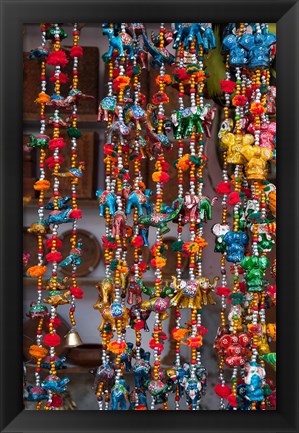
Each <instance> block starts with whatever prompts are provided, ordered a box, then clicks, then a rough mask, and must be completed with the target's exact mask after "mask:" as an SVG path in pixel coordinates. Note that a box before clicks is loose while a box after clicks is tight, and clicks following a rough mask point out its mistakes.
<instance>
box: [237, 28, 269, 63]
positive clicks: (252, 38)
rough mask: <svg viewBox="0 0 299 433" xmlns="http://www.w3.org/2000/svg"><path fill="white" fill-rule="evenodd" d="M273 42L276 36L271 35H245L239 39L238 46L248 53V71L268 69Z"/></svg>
mask: <svg viewBox="0 0 299 433" xmlns="http://www.w3.org/2000/svg"><path fill="white" fill-rule="evenodd" d="M275 42H276V36H275V35H274V34H272V33H267V34H261V33H257V34H255V35H251V34H245V35H243V36H242V37H241V38H240V40H239V44H240V45H241V46H242V47H243V48H245V50H247V51H248V57H249V62H248V67H249V69H256V68H269V66H270V60H271V46H272V45H273V44H275Z"/></svg>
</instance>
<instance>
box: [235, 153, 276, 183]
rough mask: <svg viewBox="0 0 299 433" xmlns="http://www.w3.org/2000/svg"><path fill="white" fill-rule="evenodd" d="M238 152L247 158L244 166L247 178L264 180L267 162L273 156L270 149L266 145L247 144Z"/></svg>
mask: <svg viewBox="0 0 299 433" xmlns="http://www.w3.org/2000/svg"><path fill="white" fill-rule="evenodd" d="M240 152H241V154H242V155H243V156H244V158H245V159H246V160H247V164H246V168H245V171H246V176H247V179H248V180H266V178H267V162H268V161H269V160H270V159H271V158H272V157H273V152H272V150H271V149H268V148H267V147H259V146H255V145H253V146H252V145H251V144H248V145H246V146H244V147H243V148H242V149H241V151H240Z"/></svg>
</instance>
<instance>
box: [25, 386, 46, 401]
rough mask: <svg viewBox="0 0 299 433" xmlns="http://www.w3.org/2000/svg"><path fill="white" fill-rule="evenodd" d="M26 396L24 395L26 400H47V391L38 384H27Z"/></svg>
mask: <svg viewBox="0 0 299 433" xmlns="http://www.w3.org/2000/svg"><path fill="white" fill-rule="evenodd" d="M27 392H28V394H27V396H26V397H25V399H26V400H28V401H42V400H48V397H49V396H48V393H47V391H46V390H44V389H43V388H42V387H40V386H31V385H30V386H27Z"/></svg>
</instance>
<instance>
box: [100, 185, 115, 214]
mask: <svg viewBox="0 0 299 433" xmlns="http://www.w3.org/2000/svg"><path fill="white" fill-rule="evenodd" d="M96 196H97V198H98V204H99V207H100V215H101V216H105V209H106V207H108V209H109V214H110V215H114V214H115V206H116V194H115V193H114V192H112V191H108V190H103V189H98V190H97V191H96Z"/></svg>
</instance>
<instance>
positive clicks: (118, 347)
mask: <svg viewBox="0 0 299 433" xmlns="http://www.w3.org/2000/svg"><path fill="white" fill-rule="evenodd" d="M102 32H103V35H104V37H106V38H108V41H109V49H108V51H107V52H106V53H104V54H103V56H102V61H103V62H105V65H106V68H107V73H108V80H107V95H106V96H105V97H104V98H103V99H102V100H101V101H100V103H99V108H98V121H100V122H105V125H106V126H105V127H106V130H105V139H104V146H103V153H104V164H105V165H104V167H105V173H104V177H105V187H104V189H103V190H97V191H96V197H97V200H98V205H99V214H100V217H102V218H104V220H105V232H104V234H101V238H102V246H103V250H104V265H105V276H104V278H102V279H101V281H99V282H98V283H97V285H96V288H97V291H98V299H97V301H96V302H95V304H94V305H93V308H94V309H95V310H98V312H99V313H100V316H101V323H100V325H99V327H98V330H99V333H100V341H101V343H102V354H101V362H102V364H101V365H100V366H99V367H98V368H97V369H95V381H94V387H93V389H94V392H95V394H96V400H97V404H98V409H99V410H128V409H130V410H170V408H174V409H175V410H184V409H185V408H187V409H188V410H202V409H203V407H204V400H205V398H204V395H205V393H206V389H207V387H208V386H209V385H208V382H207V377H208V369H209V365H204V364H203V362H202V350H203V349H204V348H205V347H208V345H207V343H206V341H209V338H208V337H209V334H207V333H208V329H207V328H206V327H205V326H204V324H205V320H204V317H205V313H206V311H207V312H208V311H209V308H207V306H208V305H211V306H214V307H213V308H217V304H219V305H220V324H219V328H218V331H217V335H216V338H215V341H214V349H215V352H216V355H217V357H218V383H217V384H216V386H215V388H214V390H215V393H216V395H217V396H218V397H219V409H220V410H266V409H267V407H275V405H276V403H275V395H276V390H275V386H274V385H273V383H272V381H271V380H269V379H268V378H267V377H266V370H267V369H266V364H269V365H270V366H272V367H273V368H274V369H275V366H276V353H273V352H271V349H270V346H269V342H271V341H275V338H276V325H275V324H271V323H270V324H269V323H268V324H267V321H266V309H267V308H270V307H271V306H275V305H276V286H275V283H274V284H271V282H270V281H269V279H270V278H272V277H273V278H275V275H276V261H274V262H273V263H272V266H271V267H270V265H271V261H270V257H271V256H270V254H269V253H270V252H271V250H272V249H273V246H274V243H275V242H274V241H275V232H276V222H275V218H276V189H275V185H273V184H272V183H270V182H269V181H268V180H267V175H268V169H269V166H270V164H272V166H273V164H274V163H275V158H276V152H275V145H276V122H275V94H276V92H275V87H274V86H271V85H270V65H271V62H272V61H273V59H274V57H275V42H276V38H275V35H274V34H271V33H269V30H268V25H267V24H266V23H230V24H227V25H226V26H225V28H224V32H223V37H222V55H223V62H224V75H225V79H224V80H221V81H220V86H221V90H222V95H223V97H222V103H223V107H222V108H221V107H220V108H219V106H218V107H217V106H216V105H214V104H213V105H212V104H211V103H208V93H207V92H208V90H207V82H208V80H209V77H210V75H211V74H212V73H213V71H210V70H207V69H206V68H205V60H206V58H207V56H210V55H213V50H214V49H215V48H216V39H215V36H214V32H213V25H212V24H211V23H175V24H173V27H172V29H171V30H170V29H169V28H168V24H165V23H161V24H160V28H159V33H158V34H157V35H155V34H153V33H152V35H151V37H148V33H147V30H146V26H145V24H143V23H104V24H103V25H102ZM66 37H67V35H66V33H65V32H64V30H63V29H62V28H61V27H60V25H58V24H42V25H41V46H40V47H38V48H36V49H35V50H32V52H31V58H32V59H39V61H40V64H41V93H40V94H39V95H38V98H37V99H36V102H37V103H39V104H40V107H41V108H40V133H39V134H38V135H36V136H31V138H30V140H31V142H30V143H29V144H28V146H31V147H34V148H37V149H38V150H39V152H40V153H39V168H40V177H39V179H38V181H37V182H36V183H35V186H34V188H35V190H36V191H38V192H39V198H38V206H39V208H38V222H36V223H34V224H32V226H31V227H30V229H29V230H30V232H31V233H35V234H36V235H37V243H38V265H37V266H33V267H31V268H29V269H27V273H28V275H30V276H31V277H37V301H36V302H34V303H32V305H31V307H30V314H29V315H30V316H31V317H39V318H40V319H39V324H38V328H37V338H36V345H35V344H34V345H32V346H31V348H30V353H31V355H32V356H33V357H34V358H35V359H36V369H35V387H33V388H32V387H29V388H28V396H27V398H28V400H32V401H36V403H37V406H36V409H41V408H43V409H44V410H54V409H56V408H59V407H61V406H62V404H63V399H62V397H61V394H62V393H63V392H64V391H65V389H66V384H67V383H68V381H69V379H68V378H67V377H65V378H64V379H61V380H59V378H58V377H57V375H56V373H57V372H56V370H57V368H62V365H63V362H62V360H61V359H59V358H58V357H57V356H56V353H55V347H57V345H59V343H60V337H59V335H58V334H57V327H58V326H59V319H58V318H57V306H58V305H63V304H70V310H69V318H70V322H71V331H70V333H69V335H68V338H69V337H70V336H71V337H72V338H74V335H75V336H76V338H75V339H76V341H77V342H78V344H80V343H81V341H80V337H79V336H78V334H77V333H76V330H75V328H76V320H75V317H74V313H75V309H76V299H80V298H82V296H83V291H82V289H81V288H79V287H78V285H77V278H76V269H77V266H79V265H80V263H81V254H82V250H83V251H84V245H81V242H80V239H78V238H77V221H78V219H80V218H81V217H82V211H81V210H80V209H79V208H78V204H77V185H78V182H79V180H80V178H81V177H82V174H83V170H84V162H79V161H78V155H77V146H78V142H77V140H78V139H79V138H80V135H81V134H80V131H79V129H78V127H77V122H78V116H77V104H78V102H79V100H80V98H84V97H87V98H88V96H87V95H83V94H82V92H81V91H80V90H78V61H79V59H80V57H81V56H82V54H83V49H82V47H80V46H79V45H78V41H79V31H78V25H77V24H76V23H75V24H74V25H73V45H72V48H71V49H70V51H69V58H70V59H72V64H73V68H72V71H73V72H72V83H71V86H70V91H69V93H68V95H67V96H66V97H63V96H61V94H60V86H61V84H62V83H64V82H65V81H66V80H67V79H68V77H67V76H66V75H65V74H64V73H63V72H62V71H61V68H63V67H65V66H66V64H67V63H68V61H69V59H68V58H67V55H66V52H65V51H64V50H63V49H62V48H61V40H62V39H64V38H66ZM47 41H49V46H47ZM172 49H174V50H176V57H175V56H174V55H173V54H172ZM46 65H49V66H54V71H52V72H51V75H50V81H51V82H53V83H54V92H53V94H52V95H51V96H49V95H47V94H46V88H47V87H48V85H49V83H47V79H46ZM154 69H155V70H156V71H157V73H158V74H157V76H156V78H155V84H156V88H155V91H154V94H153V95H152V97H151V99H150V100H147V98H146V96H145V95H144V94H143V93H141V88H142V82H143V79H144V76H145V75H146V74H147V73H148V70H154ZM168 89H170V90H171V91H169V90H168ZM174 90H177V92H176V93H175V95H176V96H175V97H174V96H170V95H173V94H174V93H173V92H174ZM209 102H210V101H209ZM169 106H171V107H174V109H173V110H172V112H171V114H170V116H169V117H168V116H166V113H167V112H168V111H169V110H168V107H169ZM46 107H53V108H54V113H53V114H52V115H51V116H50V117H49V118H48V124H52V125H53V136H52V138H50V136H48V135H46V134H45V127H46V114H45V110H46ZM64 109H71V113H72V114H71V116H70V119H66V120H65V121H64V119H63V118H62V116H61V114H60V111H61V110H64ZM217 112H218V113H219V115H220V119H221V126H220V129H219V132H218V140H219V143H217V146H218V144H219V146H218V147H219V152H220V153H221V158H222V180H221V182H220V183H219V184H218V185H217V187H216V196H215V197H208V196H206V195H205V191H206V184H205V182H204V179H205V172H206V170H207V169H208V170H212V168H211V165H210V163H209V161H208V158H207V146H211V145H213V144H212V143H213V141H214V136H213V135H212V134H213V132H212V128H213V125H214V123H215V117H216V113H217ZM64 126H67V136H68V138H69V142H70V145H69V146H68V143H66V142H65V141H64V139H63V138H62V137H61V132H60V129H61V128H62V127H64ZM214 126H215V125H214ZM214 129H215V128H214ZM209 139H210V140H209ZM216 141H217V140H216ZM63 148H65V151H66V152H69V153H70V155H71V167H70V168H69V170H68V171H67V170H65V171H60V170H61V166H62V165H63V163H64V159H63V156H62V154H61V153H60V150H61V149H63ZM172 149H175V150H176V155H177V159H176V160H175V161H172V164H173V167H174V168H175V170H176V175H175V179H177V186H174V187H173V189H174V190H176V191H177V197H176V198H175V199H174V200H173V201H172V202H171V203H166V202H165V197H166V195H165V188H166V184H167V183H168V182H170V176H169V172H170V167H169V163H168V162H167V160H166V159H167V158H166V156H167V153H168V152H169V151H171V150H172ZM51 152H52V153H51ZM45 164H46V165H47V166H48V167H49V168H50V170H52V172H51V178H50V179H49V180H46V179H45V170H44V165H45ZM145 167H147V169H149V168H150V167H153V170H152V172H150V174H149V175H150V178H151V180H152V182H153V184H154V187H153V190H151V189H149V188H148V186H147V185H146V179H145V178H143V173H144V168H145ZM63 178H65V179H66V182H68V185H69V187H70V188H69V189H70V194H69V196H65V197H61V196H60V194H59V185H60V181H62V180H63ZM172 182H173V180H172ZM187 183H188V187H186V184H187ZM47 190H50V191H51V193H52V195H53V197H52V198H51V199H50V200H49V202H48V204H47V205H45V202H44V201H45V191H47ZM218 197H221V201H220V200H217V199H218ZM69 200H71V205H68V204H67V203H68V201H69ZM217 206H219V207H220V206H221V210H220V213H221V215H220V218H221V219H219V220H218V221H217V219H216V220H215V217H214V213H216V214H217V212H215V211H217ZM45 209H48V210H50V212H49V215H48V217H47V218H45V215H44V211H45ZM219 221H220V222H219ZM62 223H71V224H72V238H71V245H70V253H69V255H68V256H67V257H66V258H64V259H63V258H62V256H61V253H60V252H59V248H61V242H60V240H59V238H58V229H59V226H60V224H62ZM206 223H207V224H206ZM210 223H211V224H210ZM209 224H210V225H211V231H212V233H213V235H214V236H215V249H214V252H215V254H214V256H215V260H214V263H215V264H216V266H215V268H214V267H213V270H212V271H211V273H212V274H211V276H209V277H207V276H205V275H206V274H205V273H206V272H207V270H206V269H205V267H204V263H205V260H204V258H205V251H206V250H207V249H206V250H205V247H206V246H207V245H208V242H207V241H206V238H207V237H208V233H207V230H206V227H207V226H208V225H209ZM170 230H175V232H176V241H175V242H173V244H172V245H171V251H170V252H171V254H174V255H175V256H176V268H175V269H174V270H173V275H172V278H171V282H170V283H169V282H168V281H167V280H166V278H165V273H164V268H165V267H166V265H167V260H166V254H165V253H166V249H167V244H166V242H165V240H164V241H163V238H164V236H165V234H166V233H167V232H169V231H170ZM45 235H49V237H48V238H47V239H46V242H45V244H46V247H47V248H49V250H50V251H49V253H46V252H45V250H44V242H43V237H45ZM146 248H149V250H150V253H151V258H150V266H149V264H148V263H146V262H144V261H143V251H144V249H146ZM130 252H132V255H130ZM217 253H220V260H219V258H218V257H219V256H218V255H217ZM206 254H207V253H206ZM185 257H187V258H188V261H189V264H188V269H187V271H184V272H183V269H182V260H183V258H185ZM45 260H46V261H47V263H48V264H49V263H52V265H51V269H49V270H50V271H51V275H50V277H49V278H48V280H47V281H46V283H43V275H44V274H45V273H46V272H47V268H48V267H49V268H50V266H45V265H44V261H45ZM68 265H71V267H72V274H71V283H69V282H67V281H65V279H62V278H61V277H59V276H58V269H59V267H65V266H68ZM150 269H151V270H152V272H153V274H154V278H153V285H152V287H148V285H147V281H148V280H149V279H150V276H149V273H148V274H147V275H145V274H146V271H150ZM269 270H270V272H271V274H270V276H269ZM229 271H230V272H229ZM217 273H218V275H217ZM43 289H46V290H48V293H47V294H48V296H47V297H46V298H45V299H43V300H42V290H43ZM213 292H215V295H216V296H215V299H214V295H213ZM44 304H48V305H49V309H50V311H49V312H48V309H47V307H46V305H44ZM186 313H187V314H188V315H189V317H188V319H187V323H185V324H184V323H183V318H185V317H186ZM169 316H173V317H174V323H175V324H174V327H173V329H172V331H171V332H170V333H169V335H168V334H167V332H166V326H165V320H166V319H168V318H169ZM44 320H48V322H47V326H48V328H49V332H48V333H47V334H46V335H45V336H44V337H42V327H43V322H44ZM128 328H131V329H132V330H133V334H132V333H131V332H130V331H128ZM146 332H149V334H146ZM206 334H207V335H206ZM128 335H130V336H131V335H133V336H134V337H133V339H132V341H133V340H135V341H134V342H132V341H129V338H128ZM147 335H149V337H147ZM205 335H206V336H205ZM130 338H132V337H130ZM167 340H168V342H169V341H171V340H174V341H175V354H174V359H173V365H172V366H164V365H163V361H162V360H161V356H162V354H163V351H164V350H165V347H167V343H168V342H167ZM183 346H187V348H188V351H189V355H188V358H189V362H185V361H184V357H183V356H182V353H181V352H182V348H183ZM48 353H49V356H47V355H48ZM41 366H44V367H45V368H48V369H49V375H48V376H47V377H46V378H45V379H44V380H43V381H42V380H41V371H42V370H41ZM129 373H132V375H133V381H134V384H133V387H132V388H130V386H129V384H128V380H127V375H128V374H129ZM43 401H44V402H45V404H44V405H43Z"/></svg>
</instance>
